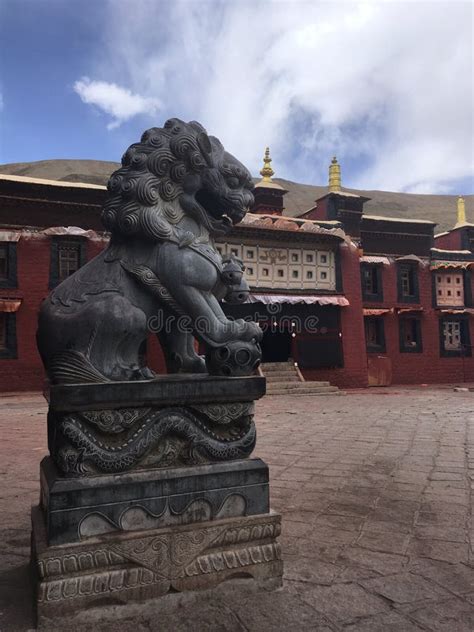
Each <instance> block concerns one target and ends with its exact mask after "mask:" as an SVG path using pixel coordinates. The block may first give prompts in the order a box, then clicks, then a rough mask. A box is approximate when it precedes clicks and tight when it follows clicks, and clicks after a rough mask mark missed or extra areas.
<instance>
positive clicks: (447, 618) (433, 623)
mask: <svg viewBox="0 0 474 632" xmlns="http://www.w3.org/2000/svg"><path fill="white" fill-rule="evenodd" d="M409 616H410V618H411V619H412V620H414V621H415V622H416V623H420V624H421V625H422V626H425V627H426V628H427V629H428V630H432V631H433V632H472V630H474V606H473V605H472V604H470V603H468V602H465V601H461V600H460V599H449V600H447V601H443V602H441V603H435V604H431V603H430V604H429V605H428V606H424V607H421V608H417V609H415V610H412V611H410V612H409Z"/></svg>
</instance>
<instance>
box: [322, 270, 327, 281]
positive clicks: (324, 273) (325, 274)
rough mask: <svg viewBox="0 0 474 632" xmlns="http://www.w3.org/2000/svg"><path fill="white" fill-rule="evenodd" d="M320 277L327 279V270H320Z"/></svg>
mask: <svg viewBox="0 0 474 632" xmlns="http://www.w3.org/2000/svg"><path fill="white" fill-rule="evenodd" d="M320 277H321V279H323V280H324V279H327V278H328V273H327V272H324V271H322V272H321V274H320Z"/></svg>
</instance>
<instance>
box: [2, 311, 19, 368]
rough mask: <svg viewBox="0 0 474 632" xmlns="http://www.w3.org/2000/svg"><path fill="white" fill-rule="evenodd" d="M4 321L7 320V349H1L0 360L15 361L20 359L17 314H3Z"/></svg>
mask: <svg viewBox="0 0 474 632" xmlns="http://www.w3.org/2000/svg"><path fill="white" fill-rule="evenodd" d="M0 316H1V318H2V319H5V327H6V332H5V348H4V349H0V360H15V359H16V358H17V357H18V350H17V338H16V313H15V312H1V314H0Z"/></svg>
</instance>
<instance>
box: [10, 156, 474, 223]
mask: <svg viewBox="0 0 474 632" xmlns="http://www.w3.org/2000/svg"><path fill="white" fill-rule="evenodd" d="M118 167H119V164H118V163H116V162H106V161H102V160H40V161H38V162H19V163H11V164H6V165H0V173H4V174H10V175H16V176H27V177H30V178H43V179H46V180H62V181H66V182H87V183H89V184H104V185H105V184H106V183H107V179H108V177H109V176H110V174H111V173H112V171H114V170H115V169H117V168H118ZM275 182H278V183H279V184H281V185H282V186H283V187H284V188H285V189H288V194H287V195H286V196H285V207H286V211H285V213H286V214H287V215H300V214H301V213H304V212H305V211H307V210H308V209H309V208H311V207H312V206H313V205H314V200H316V199H317V198H318V197H321V196H322V195H324V194H325V193H327V187H325V186H314V185H311V184H299V183H296V182H291V181H290V180H283V179H281V178H275ZM347 191H350V192H351V193H357V194H359V195H363V196H365V197H368V198H371V199H370V201H369V202H367V203H366V204H365V207H364V208H365V212H366V213H367V215H384V216H387V217H401V218H411V219H427V220H431V221H434V222H436V223H437V224H438V226H437V228H436V232H441V231H444V230H447V229H448V228H451V227H452V226H453V225H454V223H455V222H456V196H455V195H419V194H414V193H394V192H390V191H359V190H356V189H347ZM465 200H466V214H467V220H468V221H471V222H474V195H466V196H465Z"/></svg>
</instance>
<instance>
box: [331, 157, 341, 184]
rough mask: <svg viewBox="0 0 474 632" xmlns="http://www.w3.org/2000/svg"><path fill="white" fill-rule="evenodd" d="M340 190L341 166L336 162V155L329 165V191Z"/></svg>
mask: <svg viewBox="0 0 474 632" xmlns="http://www.w3.org/2000/svg"><path fill="white" fill-rule="evenodd" d="M340 190H341V166H340V164H339V163H338V162H337V158H336V156H334V157H333V159H332V160H331V164H330V165H329V191H330V192H336V191H340Z"/></svg>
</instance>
